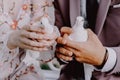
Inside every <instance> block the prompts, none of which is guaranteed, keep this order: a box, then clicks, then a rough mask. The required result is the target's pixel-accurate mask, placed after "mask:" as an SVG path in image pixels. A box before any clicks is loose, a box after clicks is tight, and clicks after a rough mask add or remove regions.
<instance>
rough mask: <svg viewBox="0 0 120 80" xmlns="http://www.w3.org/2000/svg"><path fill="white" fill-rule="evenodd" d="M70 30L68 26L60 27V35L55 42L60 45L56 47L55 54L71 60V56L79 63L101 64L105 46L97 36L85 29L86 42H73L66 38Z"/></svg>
mask: <svg viewBox="0 0 120 80" xmlns="http://www.w3.org/2000/svg"><path fill="white" fill-rule="evenodd" d="M71 32H72V30H71V29H70V28H66V27H63V28H62V29H61V34H62V36H61V37H58V38H57V43H58V44H60V45H62V46H58V47H57V49H56V56H57V57H58V58H60V59H63V60H66V61H71V60H72V59H73V57H74V58H75V59H76V60H77V61H78V62H80V63H88V64H91V65H97V66H99V65H101V64H102V62H103V59H104V56H105V47H104V46H103V45H102V43H101V42H100V41H99V39H98V37H97V36H96V35H95V34H94V33H93V32H92V31H91V30H90V29H87V32H88V39H87V41H86V42H75V41H72V40H70V39H69V38H68V36H69V34H70V33H71Z"/></svg>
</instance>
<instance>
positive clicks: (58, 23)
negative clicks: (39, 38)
mask: <svg viewBox="0 0 120 80" xmlns="http://www.w3.org/2000/svg"><path fill="white" fill-rule="evenodd" d="M59 5H60V4H59V2H58V0H54V8H55V25H56V26H57V27H58V28H59V29H60V27H62V26H63V25H64V22H63V21H64V20H63V17H62V12H61V10H60V6H59Z"/></svg>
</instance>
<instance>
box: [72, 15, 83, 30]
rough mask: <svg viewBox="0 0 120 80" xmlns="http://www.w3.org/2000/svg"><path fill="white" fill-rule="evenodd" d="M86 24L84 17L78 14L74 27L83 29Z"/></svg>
mask: <svg viewBox="0 0 120 80" xmlns="http://www.w3.org/2000/svg"><path fill="white" fill-rule="evenodd" d="M83 26H84V18H83V17H81V16H78V17H77V18H76V22H75V25H74V26H73V28H74V29H83Z"/></svg>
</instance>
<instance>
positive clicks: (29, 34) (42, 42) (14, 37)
mask: <svg viewBox="0 0 120 80" xmlns="http://www.w3.org/2000/svg"><path fill="white" fill-rule="evenodd" d="M56 38H57V35H56V33H54V32H53V33H52V34H47V33H46V32H45V30H44V28H43V27H42V28H41V27H39V26H30V25H26V26H24V27H23V28H22V29H20V30H16V31H14V32H12V33H11V34H10V36H9V38H8V42H7V46H8V48H10V49H14V48H16V47H20V48H22V49H30V50H35V51H43V50H48V48H49V47H50V46H52V45H53V44H54V43H55V39H56Z"/></svg>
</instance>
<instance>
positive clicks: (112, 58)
mask: <svg viewBox="0 0 120 80" xmlns="http://www.w3.org/2000/svg"><path fill="white" fill-rule="evenodd" d="M107 50H108V60H107V62H106V63H105V65H104V67H103V68H102V69H101V72H108V71H110V70H112V69H113V68H114V66H115V63H116V59H117V56H116V52H115V51H114V50H113V49H112V48H108V47H107Z"/></svg>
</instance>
